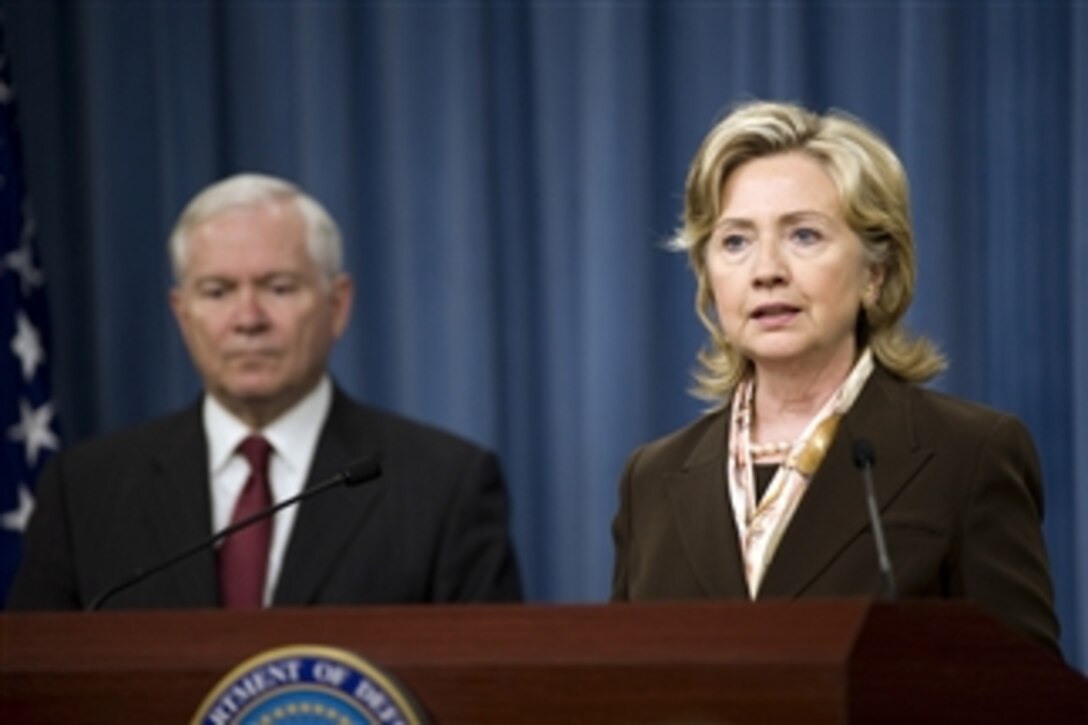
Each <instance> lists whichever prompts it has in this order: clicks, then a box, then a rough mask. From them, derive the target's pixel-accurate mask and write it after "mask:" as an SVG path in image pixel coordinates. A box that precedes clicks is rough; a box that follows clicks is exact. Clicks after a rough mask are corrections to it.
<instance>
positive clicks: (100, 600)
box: [87, 458, 382, 612]
mask: <svg viewBox="0 0 1088 725" xmlns="http://www.w3.org/2000/svg"><path fill="white" fill-rule="evenodd" d="M381 473H382V469H381V466H379V465H378V462H377V461H375V460H374V459H373V458H360V459H359V460H357V461H354V462H352V463H350V464H348V465H347V466H346V467H344V468H342V469H340V470H339V471H337V472H336V473H335V474H333V476H332V477H330V478H328V479H326V480H325V481H322V482H321V483H319V484H317V485H316V486H311V487H310V488H307V489H304V490H303V491H302V492H301V493H299V494H298V495H296V496H291V497H290V498H286V499H284V500H283V501H280V502H279V503H277V504H275V505H273V506H269V507H268V508H266V509H264V510H263V511H258V512H257V513H255V514H253V515H252V516H247V517H246V518H244V519H242V520H241V521H238V522H235V523H233V524H231V525H230V526H228V527H227V528H225V529H222V530H220V531H218V532H217V533H215V534H214V535H213V536H212V537H211V538H210V539H205V540H204V541H201V542H199V543H197V544H195V545H193V546H190V547H189V548H188V549H185V550H184V551H182V552H180V553H178V554H175V555H174V556H171V557H170V558H169V559H166V560H165V561H162V562H160V563H158V564H156V565H155V566H152V567H150V568H148V569H139V570H137V571H136V572H134V573H133V574H132V575H130V576H129V577H128V578H126V579H124V580H122V581H121V582H119V583H117V584H114V585H113V586H111V587H110V588H109V589H107V590H105V591H104V592H102V593H101V594H99V595H98V596H97V597H95V598H94V599H92V600H91V603H90V604H89V605H88V606H87V611H88V612H94V611H97V610H98V609H100V608H101V607H102V605H103V604H105V603H106V602H107V601H108V600H109V599H110V598H111V597H113V596H114V595H115V594H117V593H118V592H122V591H124V590H125V589H128V588H129V587H131V586H133V585H135V584H138V583H140V582H142V581H143V580H144V579H146V578H147V577H149V576H151V575H152V574H156V573H158V572H160V571H162V570H163V569H166V568H168V567H171V566H173V565H174V564H177V563H178V562H179V561H181V560H182V559H185V558H187V557H189V556H192V555H193V554H195V553H197V552H198V551H201V550H202V549H204V548H206V547H209V546H213V545H214V544H215V543H216V542H218V541H219V540H220V539H224V538H226V537H228V536H230V535H231V534H233V533H234V532H236V531H238V530H239V529H244V528H245V527H247V526H249V525H250V524H253V523H256V522H257V521H260V520H261V519H266V518H268V517H269V516H272V515H273V514H275V513H276V512H277V511H279V510H280V509H282V508H285V507H287V506H291V505H293V504H296V503H298V502H300V501H302V500H303V499H307V498H310V497H312V496H316V495H317V494H319V493H322V492H324V491H328V490H329V489H330V488H336V487H337V486H358V485H360V484H363V483H366V482H368V481H372V480H374V479H375V478H377V477H378V476H380V475H381Z"/></svg>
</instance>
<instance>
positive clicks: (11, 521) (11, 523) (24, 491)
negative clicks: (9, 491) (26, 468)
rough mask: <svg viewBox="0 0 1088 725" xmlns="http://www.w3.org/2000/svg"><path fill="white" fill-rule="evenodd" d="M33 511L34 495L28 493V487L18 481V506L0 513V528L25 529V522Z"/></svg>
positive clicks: (20, 531) (19, 530) (9, 529)
mask: <svg viewBox="0 0 1088 725" xmlns="http://www.w3.org/2000/svg"><path fill="white" fill-rule="evenodd" d="M33 512H34V496H33V495H32V494H31V493H30V489H29V488H27V487H26V486H25V485H23V484H21V483H20V484H19V506H18V508H14V509H12V510H11V511H5V512H4V513H2V514H0V528H4V529H7V530H8V531H17V532H19V533H22V532H24V531H26V524H27V522H28V521H30V514H32V513H33Z"/></svg>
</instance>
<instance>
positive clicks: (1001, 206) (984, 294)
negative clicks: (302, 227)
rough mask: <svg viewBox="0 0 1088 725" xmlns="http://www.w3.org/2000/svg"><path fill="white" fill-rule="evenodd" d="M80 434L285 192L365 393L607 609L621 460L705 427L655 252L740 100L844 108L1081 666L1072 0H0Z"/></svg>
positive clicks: (181, 384) (1082, 183) (1084, 100)
mask: <svg viewBox="0 0 1088 725" xmlns="http://www.w3.org/2000/svg"><path fill="white" fill-rule="evenodd" d="M7 15H8V34H9V44H10V46H11V54H12V70H13V72H14V74H15V77H16V82H17V84H18V86H19V88H20V91H21V98H20V101H21V112H22V117H23V125H24V128H23V134H24V137H25V138H24V143H25V151H26V161H27V176H28V182H29V186H30V188H31V190H32V193H33V195H34V199H35V204H36V208H37V212H38V213H37V217H38V225H39V236H40V243H41V252H42V256H43V258H44V265H45V269H46V271H47V273H48V274H49V280H50V290H49V292H50V295H51V300H52V317H53V327H54V337H55V339H54V346H53V351H52V353H53V370H54V378H55V380H54V388H55V391H56V393H57V395H58V404H59V408H60V417H61V420H63V421H64V423H65V426H66V429H65V431H64V434H65V440H66V441H68V442H70V441H75V440H80V439H83V438H86V437H88V436H91V435H94V434H99V433H103V432H106V431H109V430H112V429H115V428H117V427H119V426H121V425H124V424H127V423H132V422H135V421H138V420H141V419H144V418H147V417H150V416H154V415H157V414H159V413H162V412H164V411H166V410H168V409H171V408H174V407H177V406H179V405H181V404H183V403H186V402H187V401H189V400H191V399H192V398H193V396H194V395H195V394H196V393H197V391H198V380H197V378H196V376H195V375H194V373H193V371H192V369H191V367H190V365H189V362H188V358H187V356H186V354H185V351H184V348H183V346H182V344H181V340H180V338H179V336H178V334H177V332H176V330H175V326H174V323H173V320H172V319H171V316H170V313H169V310H168V307H167V304H166V290H167V288H168V287H169V285H170V283H171V280H170V275H169V269H168V264H167V260H166V255H165V252H164V245H165V239H166V236H167V233H168V230H169V228H170V226H171V223H172V221H173V218H174V216H175V215H176V214H177V212H178V211H179V209H180V208H181V206H182V205H183V204H184V202H185V201H186V200H187V199H188V198H189V197H190V195H192V194H193V193H194V192H195V191H196V190H198V189H199V188H200V187H202V186H204V185H205V184H207V183H209V182H210V181H212V180H213V179H216V178H219V177H221V176H224V175H226V174H230V173H232V172H236V171H241V170H259V171H264V172H270V173H274V174H278V175H282V176H285V177H288V178H291V179H293V180H296V181H297V182H299V183H300V184H302V185H303V186H304V187H306V188H307V189H309V190H310V191H312V192H313V193H314V194H315V195H316V196H317V197H319V198H321V199H322V200H324V201H325V202H326V203H327V205H328V206H329V207H330V209H331V210H332V212H333V213H334V214H335V216H336V217H337V218H338V219H339V220H340V221H341V223H342V225H343V228H344V231H345V233H346V237H347V260H348V266H349V268H350V270H351V271H352V273H353V274H354V276H355V277H356V279H357V281H358V283H359V293H360V294H359V299H358V304H357V307H356V310H355V314H354V318H353V320H352V323H351V327H350V330H349V332H348V334H347V337H346V339H345V340H343V342H342V343H341V344H340V346H339V348H338V349H337V351H336V354H335V358H334V363H333V368H334V372H335V375H336V377H337V378H338V380H339V381H340V382H341V383H342V384H343V385H344V386H345V387H346V388H347V389H348V390H349V391H350V392H352V393H354V394H355V395H357V396H359V397H361V398H363V399H366V400H369V401H371V402H373V403H376V404H378V405H381V406H385V407H388V408H392V409H395V410H398V411H401V412H404V413H407V414H410V415H413V416H417V417H419V418H423V419H426V420H429V421H432V422H434V423H438V424H440V425H443V426H446V427H448V428H451V429H454V430H456V431H459V432H461V433H463V434H466V435H468V436H471V437H473V438H475V439H478V440H480V441H482V442H484V443H486V444H488V445H490V446H493V447H495V448H496V449H497V450H498V451H499V452H500V453H501V455H502V458H503V461H504V465H505V469H506V472H507V475H508V478H509V482H510V485H511V489H512V495H513V503H514V514H513V515H514V525H515V533H516V539H517V545H518V548H519V552H520V555H521V558H522V562H523V568H524V572H525V575H526V579H527V585H528V590H529V593H530V595H531V597H532V598H533V599H535V600H545V601H600V600H603V599H604V598H605V597H606V595H607V591H608V588H609V577H610V569H611V562H612V544H611V538H610V534H609V524H610V519H611V516H612V514H613V511H614V509H615V506H616V484H617V478H618V475H619V473H620V470H621V467H622V464H623V461H624V459H625V457H626V456H627V454H628V453H629V452H630V450H631V449H632V448H633V447H634V446H635V445H637V444H638V443H640V442H643V441H645V440H648V439H650V438H652V437H655V436H658V435H661V434H663V433H665V432H666V431H669V430H671V429H673V428H676V427H678V426H680V425H682V424H683V423H685V422H687V421H688V420H690V419H692V418H693V417H694V416H695V415H697V413H698V410H699V407H700V406H699V404H698V403H697V402H696V401H694V400H693V399H691V398H690V397H689V396H688V395H687V394H686V389H687V388H688V387H689V384H690V371H691V369H692V365H693V359H694V355H695V352H696V350H697V349H698V347H699V346H700V344H701V342H702V340H703V335H702V332H701V330H700V328H699V327H698V325H697V324H696V322H695V318H694V314H693V312H692V296H693V292H694V285H693V282H692V280H691V278H690V273H689V272H688V270H687V268H686V264H685V260H684V259H683V258H682V257H680V256H677V255H674V254H670V253H668V252H666V251H664V250H663V249H662V241H663V240H664V239H665V238H666V237H667V236H668V235H669V233H670V231H671V230H672V228H673V226H674V224H675V222H676V220H677V218H678V215H679V213H680V207H681V199H682V189H683V179H684V173H685V170H686V166H687V163H688V161H689V159H690V157H691V156H692V154H693V153H694V151H695V148H696V146H697V144H698V142H699V140H700V139H701V137H702V135H703V134H704V133H705V132H706V130H707V129H708V128H709V126H710V125H711V124H712V122H713V121H714V120H715V119H716V118H718V117H719V115H720V114H721V113H722V111H723V110H724V109H725V108H727V107H728V106H729V105H730V104H732V103H734V102H736V101H738V100H741V99H746V98H752V97H763V98H775V99H788V100H796V101H800V102H803V103H805V104H809V105H811V106H814V107H816V108H818V109H827V108H829V107H839V108H844V109H847V110H849V111H850V112H852V113H854V114H856V115H859V116H861V117H863V118H865V119H867V120H868V121H869V122H871V123H872V124H873V125H874V126H876V127H877V128H878V129H879V130H880V131H882V132H883V133H884V134H885V135H886V136H887V137H888V139H889V140H890V141H891V142H892V144H893V145H894V146H895V147H896V148H897V149H898V150H899V151H900V152H901V154H902V156H903V158H904V161H905V163H906V166H907V168H908V171H909V172H910V174H911V177H912V182H913V190H914V196H913V202H914V213H915V220H916V223H917V231H918V246H919V267H920V279H919V286H918V298H917V301H916V303H915V306H914V309H913V311H912V313H911V316H910V320H911V323H912V324H913V326H914V327H915V328H916V329H918V330H920V331H922V332H925V333H927V334H929V335H931V336H932V337H934V338H936V339H937V340H938V341H939V342H940V344H941V345H943V347H944V349H945V350H946V351H947V352H948V354H949V356H950V357H951V360H952V362H953V364H952V367H951V369H950V371H949V372H948V373H947V374H946V375H945V376H944V377H943V378H941V379H940V380H939V381H938V383H937V385H938V387H940V388H942V389H945V390H948V391H951V392H954V393H956V394H959V395H963V396H966V397H969V398H973V399H975V400H979V401H982V402H985V403H988V404H990V405H993V406H997V407H1000V408H1004V409H1007V410H1011V411H1013V412H1015V413H1017V414H1018V415H1020V416H1021V417H1022V418H1023V419H1024V420H1025V421H1026V422H1027V424H1028V425H1029V427H1030V428H1031V430H1032V431H1033V433H1034V435H1035V438H1036V441H1037V443H1038V445H1039V447H1040V451H1041V454H1042V458H1043V465H1044V470H1045V475H1046V485H1047V492H1046V493H1047V505H1048V510H1047V518H1046V534H1047V539H1048V542H1049V546H1050V552H1051V556H1052V559H1053V566H1054V573H1055V576H1056V580H1057V587H1058V603H1059V608H1060V616H1061V620H1062V624H1063V627H1064V637H1063V645H1064V647H1065V649H1066V652H1067V654H1068V655H1069V657H1070V658H1072V659H1073V661H1074V662H1076V663H1078V665H1079V666H1080V667H1082V668H1083V667H1085V666H1088V574H1086V571H1088V312H1086V310H1088V141H1086V139H1088V133H1086V132H1088V5H1085V4H1083V3H1080V2H1075V1H1069V2H1047V1H1041V0H1034V1H1030V2H1012V1H1003V2H993V3H985V2H970V1H966V0H959V1H957V2H947V3H942V2H925V3H920V2H903V3H901V4H900V3H894V2H863V1H854V2H807V3H800V2H765V3H753V2H737V3H727V2H722V3H709V2H620V1H619V0H617V1H614V2H607V1H603V0H598V1H596V2H586V3H576V2H536V3H515V2H493V3H487V2H455V3H439V2H404V3H397V2H352V3H349V2H312V1H311V2H297V3H291V2H283V1H277V2H271V1H269V2H258V1H254V0H249V1H246V2H226V1H219V2H212V1H205V2H198V1H193V2H179V1H176V0H175V1H174V2H144V1H140V2H137V1H135V0H133V1H125V0H112V1H109V0H101V1H98V2H61V1H59V0H33V1H32V2H31V1H29V0H25V1H12V0H8V2H7Z"/></svg>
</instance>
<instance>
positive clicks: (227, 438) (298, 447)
mask: <svg viewBox="0 0 1088 725" xmlns="http://www.w3.org/2000/svg"><path fill="white" fill-rule="evenodd" d="M331 407H332V382H331V381H330V380H329V376H328V375H323V376H322V377H321V380H320V381H319V382H318V383H317V385H315V386H314V388H313V390H311V391H310V392H309V393H307V394H306V396H305V397H304V398H302V400H300V401H299V402H297V403H295V405H294V406H292V407H291V408H289V409H288V410H287V411H286V412H285V413H283V414H282V415H281V416H280V417H278V418H276V419H275V420H274V421H272V422H271V423H269V424H268V425H266V426H265V427H264V428H263V429H261V430H259V431H253V430H250V428H249V427H248V426H247V425H246V424H245V423H243V422H242V421H241V420H239V419H238V418H237V417H236V416H235V415H234V414H233V413H231V412H230V411H229V410H227V409H226V408H225V407H224V406H223V404H222V403H220V402H219V401H218V400H216V398H215V396H213V395H205V396H204V406H203V417H204V430H205V432H206V434H207V436H208V463H209V468H210V470H211V473H212V475H213V476H214V475H215V474H216V473H219V472H221V471H222V470H223V468H224V467H226V465H227V464H228V463H229V462H230V460H231V456H233V455H234V454H235V453H236V451H237V450H238V445H239V444H240V443H241V442H242V441H243V440H245V438H246V436H248V435H250V434H252V433H260V434H261V435H262V436H264V437H265V439H266V440H267V441H268V442H269V443H271V444H272V449H273V450H274V452H275V453H276V455H277V456H279V457H280V458H281V459H282V460H283V462H284V463H286V464H287V466H288V467H289V469H290V470H292V471H293V472H299V471H303V470H304V469H305V468H306V467H307V466H308V465H309V462H310V460H311V458H312V453H313V451H314V448H315V446H316V444H317V437H318V436H319V435H320V434H321V428H322V425H323V424H324V422H325V418H326V417H327V416H328V413H329V409H330V408H331Z"/></svg>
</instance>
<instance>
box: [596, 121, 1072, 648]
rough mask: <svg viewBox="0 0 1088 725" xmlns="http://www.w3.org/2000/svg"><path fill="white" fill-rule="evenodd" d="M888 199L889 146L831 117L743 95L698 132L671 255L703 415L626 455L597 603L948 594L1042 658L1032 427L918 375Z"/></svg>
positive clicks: (901, 181) (894, 200) (918, 350)
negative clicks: (605, 589)
mask: <svg viewBox="0 0 1088 725" xmlns="http://www.w3.org/2000/svg"><path fill="white" fill-rule="evenodd" d="M908 197H909V194H908V185H907V179H906V175H905V173H904V171H903V168H902V165H901V163H900V162H899V159H898V158H897V157H896V155H895V153H894V152H893V151H892V150H891V148H890V147H889V146H888V144H887V143H886V142H885V141H884V140H883V139H881V138H880V137H879V136H878V135H877V134H876V133H875V132H873V131H872V130H871V129H869V128H868V127H866V126H865V125H864V124H863V123H861V122H859V121H858V120H856V119H854V118H851V117H849V116H847V115H845V114H842V113H837V112H833V113H829V114H827V115H818V114H815V113H812V112H810V111H808V110H806V109H804V108H801V107H798V106H795V105H791V104H785V103H769V102H752V103H747V104H744V105H742V106H740V107H738V108H737V109H736V110H735V111H734V112H733V113H731V114H729V115H728V116H727V117H726V118H725V119H724V120H722V121H721V122H720V123H718V124H717V125H716V126H715V127H714V128H713V129H711V131H710V133H709V134H708V135H707V137H706V138H705V139H704V141H703V143H702V145H701V147H700V148H699V150H698V152H697V153H696V155H695V158H694V160H693V161H692V164H691V168H690V171H689V174H688V179H687V185H686V190H685V204H684V214H683V226H682V228H681V229H680V230H679V232H678V233H677V236H676V238H675V240H674V247H676V248H678V249H681V250H684V251H686V253H687V254H688V257H689V261H690V264H691V267H692V269H693V271H694V272H695V277H696V280H697V282H698V287H697V292H696V312H697V314H698V316H699V318H700V320H701V321H702V323H703V324H704V325H705V327H706V328H707V330H708V331H709V335H710V338H709V343H708V345H707V347H706V348H705V349H704V351H703V352H702V353H701V354H700V356H699V363H700V367H699V370H698V372H697V374H696V393H697V394H698V395H700V396H701V397H703V398H705V399H706V400H708V401H709V402H710V403H711V406H712V409H711V410H710V411H709V412H708V413H707V414H706V415H704V416H703V417H701V418H699V419H698V420H696V421H695V422H693V423H691V424H690V425H688V426H687V427H685V428H683V429H681V430H679V431H677V432H675V433H673V434H671V435H669V436H666V437H665V438H662V439H660V440H657V441H654V442H651V443H649V444H647V445H645V446H643V447H641V448H639V449H638V450H637V451H635V452H634V453H633V454H632V456H631V458H630V460H629V461H628V464H627V466H626V469H625V471H624V473H623V477H622V480H621V485H620V508H619V511H618V513H617V514H616V517H615V520H614V522H613V537H614V540H615V544H616V561H615V571H614V577H613V590H612V595H613V599H614V600H616V601H625V600H653V599H690V598H748V599H752V600H756V599H761V600H762V599H770V598H797V597H837V596H867V595H878V594H881V593H883V594H885V595H893V596H894V595H898V596H901V597H908V598H914V597H938V598H965V599H969V600H972V601H974V602H975V603H977V604H978V605H979V606H981V607H982V608H983V609H985V610H987V611H989V612H990V613H991V614H993V615H994V616H996V617H997V618H998V619H1000V620H1002V621H1004V622H1005V623H1007V624H1008V625H1009V626H1011V627H1013V628H1014V629H1016V630H1018V631H1020V632H1022V633H1023V634H1024V635H1026V636H1028V637H1030V638H1031V639H1033V640H1035V641H1037V642H1039V643H1041V644H1043V645H1044V646H1046V647H1049V648H1051V649H1053V650H1057V648H1058V644H1057V638H1058V623H1057V619H1056V616H1055V614H1054V608H1053V587H1052V584H1051V578H1050V573H1049V565H1048V562H1047V555H1046V549H1045V545H1044V542H1043V537H1042V530H1041V527H1040V520H1041V518H1042V507H1043V504H1042V496H1043V485H1042V480H1041V474H1040V466H1039V461H1038V458H1037V455H1036V452H1035V447H1034V445H1033V443H1032V440H1031V436H1030V434H1029V433H1028V431H1027V429H1026V428H1025V427H1024V425H1023V424H1022V423H1021V422H1020V421H1018V420H1017V419H1016V418H1015V417H1013V416H1010V415H1006V414H1003V413H1000V412H998V411H994V410H990V409H987V408H984V407H982V406H979V405H975V404H972V403H968V402H966V401H962V400H958V399H955V398H953V397H950V396H947V395H942V394H940V393H937V392H933V391H930V390H927V389H925V388H923V387H921V386H920V385H918V384H919V383H921V382H924V381H926V380H929V379H930V378H932V377H933V376H934V375H936V374H937V373H938V372H940V371H941V370H942V369H943V367H944V364H945V362H944V360H943V358H942V357H941V355H940V354H939V353H938V351H937V350H936V348H935V347H934V345H933V344H932V343H930V342H929V341H927V340H925V339H924V338H922V337H918V336H913V335H911V334H910V333H908V332H907V331H906V329H905V328H904V327H903V317H904V315H905V314H906V312H907V309H908V307H909V306H910V303H911V299H912V297H913V294H914V274H915V261H914V240H913V231H912V228H911V221H910V211H909V198H908ZM870 466H871V470H872V475H873V481H874V485H875V495H876V499H877V502H878V505H879V509H880V516H881V518H882V519H883V527H884V534H883V536H881V534H880V531H879V529H878V530H877V531H875V532H874V529H873V527H872V526H871V525H870V518H869V516H868V515H867V511H866V497H865V489H864V487H863V480H864V477H863V475H862V473H861V472H860V471H859V470H858V469H859V467H870ZM875 537H879V543H880V544H883V543H884V540H885V539H886V550H887V554H888V557H887V558H888V561H889V562H890V566H886V567H884V568H883V571H882V567H881V566H880V565H879V563H878V555H877V547H876V544H877V543H878V542H877V541H876V540H874V538H875Z"/></svg>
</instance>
